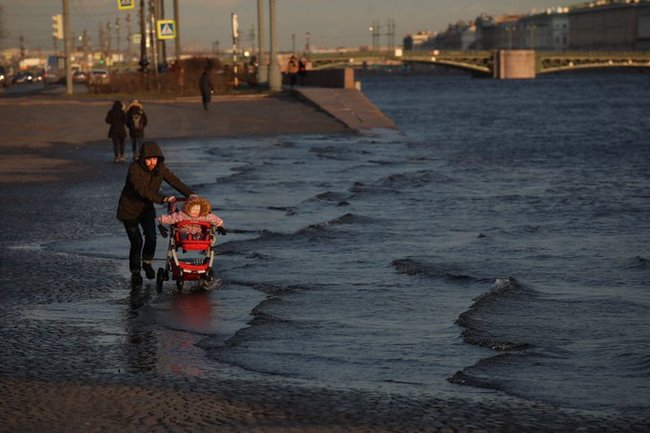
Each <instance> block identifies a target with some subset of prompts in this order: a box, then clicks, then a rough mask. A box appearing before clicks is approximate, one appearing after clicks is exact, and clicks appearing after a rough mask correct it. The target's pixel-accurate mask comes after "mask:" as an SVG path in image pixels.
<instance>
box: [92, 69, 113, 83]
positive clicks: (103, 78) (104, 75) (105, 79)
mask: <svg viewBox="0 0 650 433" xmlns="http://www.w3.org/2000/svg"><path fill="white" fill-rule="evenodd" d="M109 82H110V76H109V75H108V71H107V70H106V69H93V70H92V71H90V76H89V77H88V84H91V85H96V84H108V83H109Z"/></svg>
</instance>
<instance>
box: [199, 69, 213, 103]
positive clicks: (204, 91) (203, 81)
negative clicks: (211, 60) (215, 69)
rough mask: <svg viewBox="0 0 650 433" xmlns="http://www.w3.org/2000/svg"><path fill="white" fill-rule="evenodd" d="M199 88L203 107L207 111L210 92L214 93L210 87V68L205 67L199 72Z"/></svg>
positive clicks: (210, 98)
mask: <svg viewBox="0 0 650 433" xmlns="http://www.w3.org/2000/svg"><path fill="white" fill-rule="evenodd" d="M199 90H201V99H202V101H203V109H204V110H205V111H208V104H209V103H210V101H211V100H212V94H213V93H214V87H212V81H211V80H210V70H209V69H206V70H204V71H203V74H201V78H200V79H199Z"/></svg>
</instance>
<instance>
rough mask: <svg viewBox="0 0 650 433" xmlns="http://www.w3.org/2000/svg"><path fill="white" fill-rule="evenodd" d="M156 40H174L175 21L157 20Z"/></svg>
mask: <svg viewBox="0 0 650 433" xmlns="http://www.w3.org/2000/svg"><path fill="white" fill-rule="evenodd" d="M156 30H157V32H158V39H175V38H176V21H174V20H158V21H157V22H156Z"/></svg>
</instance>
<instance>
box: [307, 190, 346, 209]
mask: <svg viewBox="0 0 650 433" xmlns="http://www.w3.org/2000/svg"><path fill="white" fill-rule="evenodd" d="M353 197H354V194H352V195H351V194H347V193H341V192H332V191H326V192H323V193H320V194H318V195H316V196H315V197H313V198H311V199H309V201H318V202H325V203H332V204H335V205H337V206H348V205H349V204H350V202H349V201H348V200H350V199H351V198H353Z"/></svg>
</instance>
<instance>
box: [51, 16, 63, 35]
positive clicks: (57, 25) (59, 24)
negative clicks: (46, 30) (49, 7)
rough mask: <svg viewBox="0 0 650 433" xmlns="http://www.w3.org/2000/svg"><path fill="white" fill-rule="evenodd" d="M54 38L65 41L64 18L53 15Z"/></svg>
mask: <svg viewBox="0 0 650 433" xmlns="http://www.w3.org/2000/svg"><path fill="white" fill-rule="evenodd" d="M52 36H53V37H54V38H55V39H59V40H61V39H63V16H61V14H58V15H52Z"/></svg>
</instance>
